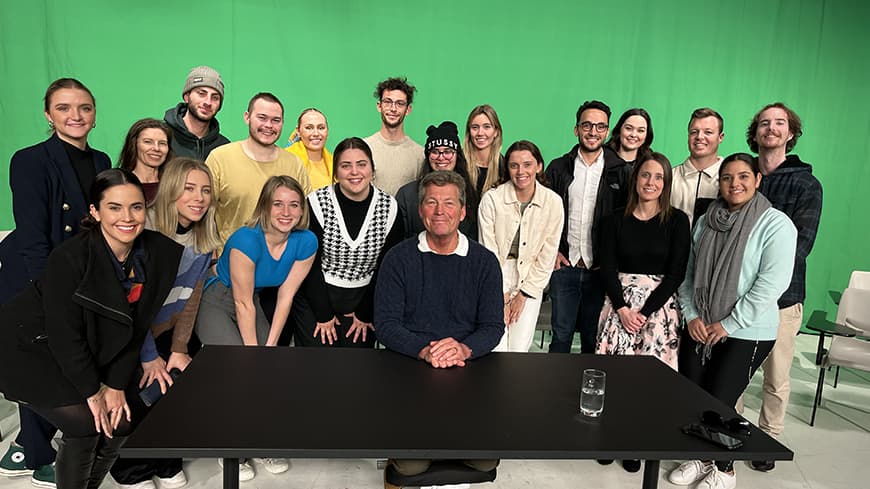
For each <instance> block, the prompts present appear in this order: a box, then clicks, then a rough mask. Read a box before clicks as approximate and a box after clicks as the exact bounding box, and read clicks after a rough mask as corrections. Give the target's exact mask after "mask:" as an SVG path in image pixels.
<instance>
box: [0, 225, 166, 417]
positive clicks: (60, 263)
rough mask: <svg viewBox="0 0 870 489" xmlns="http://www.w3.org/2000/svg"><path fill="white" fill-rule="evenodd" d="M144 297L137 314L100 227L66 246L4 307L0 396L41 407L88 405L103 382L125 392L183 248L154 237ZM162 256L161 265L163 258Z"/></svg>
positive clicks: (147, 234) (149, 236)
mask: <svg viewBox="0 0 870 489" xmlns="http://www.w3.org/2000/svg"><path fill="white" fill-rule="evenodd" d="M138 239H140V240H143V241H144V243H143V245H144V249H145V282H144V284H143V291H142V296H141V298H140V299H139V302H138V304H137V306H136V308H135V314H132V313H131V309H130V306H129V305H128V304H127V300H126V294H125V292H124V288H123V287H122V285H121V284H120V282H119V281H118V278H117V275H116V272H115V265H114V264H113V263H112V260H114V257H113V256H111V252H110V251H109V248H108V246H107V245H106V243H105V240H104V238H103V235H102V232H101V231H100V229H99V228H96V229H93V230H91V231H88V232H83V233H81V234H79V235H77V236H76V237H74V238H72V239H70V240H68V241H67V242H65V243H63V244H62V245H61V246H60V247H58V248H57V249H55V251H53V252H52V253H51V255H50V256H49V258H48V263H47V264H46V269H45V273H44V274H43V277H42V280H41V281H39V282H35V283H31V284H30V285H29V286H28V287H26V288H25V290H24V291H22V292H21V293H20V294H19V295H18V296H16V297H15V298H14V299H13V300H12V301H10V302H9V303H8V304H5V305H3V306H2V307H0V318H3V319H2V325H3V326H2V327H0V391H2V392H3V393H4V394H5V395H6V397H7V398H9V399H14V400H17V401H22V402H26V403H30V404H34V405H36V406H41V407H56V406H64V405H70V404H78V403H82V402H85V399H87V398H88V397H90V396H92V395H93V394H96V393H97V391H98V390H99V388H100V384H101V383H103V384H106V385H107V386H109V387H112V388H114V389H119V390H123V389H125V388H126V387H127V386H128V385H129V384H130V383H131V381H133V375H134V373H135V371H136V367H137V365H138V363H139V350H140V348H141V347H142V343H143V340H144V338H145V332H146V331H147V330H148V328H149V327H150V326H151V323H152V321H153V319H154V317H155V316H156V314H157V312H158V311H159V310H160V308H161V306H162V305H163V302H164V300H165V299H166V296H167V295H168V294H169V291H170V289H171V288H172V285H173V283H174V281H175V275H176V272H177V270H178V263H179V260H180V259H181V252H182V247H181V246H180V245H178V244H177V243H175V242H174V241H172V240H171V239H169V238H167V237H165V236H163V235H161V234H160V233H156V232H152V231H144V232H143V234H142V235H141V236H140V237H139V238H138ZM157 257H159V260H158V259H157Z"/></svg>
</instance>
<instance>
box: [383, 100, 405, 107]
mask: <svg viewBox="0 0 870 489" xmlns="http://www.w3.org/2000/svg"><path fill="white" fill-rule="evenodd" d="M381 106H383V107H395V108H397V109H404V108H405V107H407V106H408V102H405V101H404V100H391V99H388V98H382V99H381Z"/></svg>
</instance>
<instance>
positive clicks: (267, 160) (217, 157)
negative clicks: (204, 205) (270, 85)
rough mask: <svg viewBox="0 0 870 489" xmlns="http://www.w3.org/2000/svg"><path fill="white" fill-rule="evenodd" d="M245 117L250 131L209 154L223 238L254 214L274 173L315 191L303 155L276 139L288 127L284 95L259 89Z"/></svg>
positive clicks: (216, 215) (209, 164) (213, 200)
mask: <svg viewBox="0 0 870 489" xmlns="http://www.w3.org/2000/svg"><path fill="white" fill-rule="evenodd" d="M244 117H245V124H247V126H248V137H247V138H246V139H244V140H242V141H235V142H232V143H229V144H225V145H223V146H221V147H219V148H216V149H215V150H213V151H212V152H211V154H209V156H208V158H207V159H206V160H205V164H206V165H207V166H208V167H209V169H211V172H212V175H213V178H214V181H213V182H212V189H213V190H212V191H213V192H214V195H213V196H212V202H213V204H212V205H214V206H215V221H216V222H217V227H218V233H219V234H220V238H221V241H223V242H225V241H226V240H227V238H229V237H230V235H231V234H232V233H233V232H235V231H236V230H237V229H238V228H240V227H241V226H243V225H244V224H245V222H247V221H248V220H249V219H250V218H251V214H252V213H253V211H254V207H255V206H256V204H257V197H258V196H259V195H260V190H261V189H262V188H263V184H264V183H266V180H268V179H269V177H271V176H274V175H289V176H291V177H293V178H295V179H296V180H297V181H298V182H299V184H300V185H301V186H302V188H303V189H304V190H305V193H306V194H307V193H308V192H310V191H311V184H310V183H309V180H308V173H307V172H306V171H305V167H304V166H303V165H302V162H301V161H300V160H299V157H297V156H296V155H294V154H291V153H288V152H287V151H284V150H282V149H281V148H279V147H278V146H276V145H275V141H277V140H278V138H279V137H281V129H283V127H284V106H283V105H282V104H281V101H280V100H278V98H277V97H276V96H274V95H272V94H271V93H266V92H261V93H258V94H256V95H254V97H253V98H252V99H251V101H250V102H249V103H248V110H247V111H246V112H245V116H244Z"/></svg>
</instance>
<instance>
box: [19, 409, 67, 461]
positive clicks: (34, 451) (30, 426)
mask: <svg viewBox="0 0 870 489" xmlns="http://www.w3.org/2000/svg"><path fill="white" fill-rule="evenodd" d="M18 419H19V420H20V424H19V426H20V428H21V429H20V430H19V431H18V436H16V437H15V443H17V444H18V445H19V446H21V447H22V448H23V450H24V464H25V466H26V467H27V468H28V469H34V470H35V469H36V468H38V467H42V466H43V465H48V464H50V463H52V462H54V459H55V457H56V456H57V452H56V451H55V450H54V447H52V446H51V440H52V439H53V438H54V435H55V434H56V433H57V427H55V426H54V425H53V424H51V423H50V422H49V421H48V420H47V419H45V418H43V417H42V416H40V415H38V414H36V413H35V412H34V411H33V410H32V409H31V408H30V407H28V406H27V405H24V404H19V405H18Z"/></svg>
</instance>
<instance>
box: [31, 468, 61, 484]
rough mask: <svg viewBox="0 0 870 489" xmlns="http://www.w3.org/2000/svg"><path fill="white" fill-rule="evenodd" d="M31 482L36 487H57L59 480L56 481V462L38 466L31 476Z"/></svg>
mask: <svg viewBox="0 0 870 489" xmlns="http://www.w3.org/2000/svg"><path fill="white" fill-rule="evenodd" d="M30 483H31V484H33V485H34V486H36V487H45V488H47V489H55V488H56V487H57V482H55V481H54V464H48V465H43V466H42V467H37V468H36V470H34V471H33V475H31V476H30Z"/></svg>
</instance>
